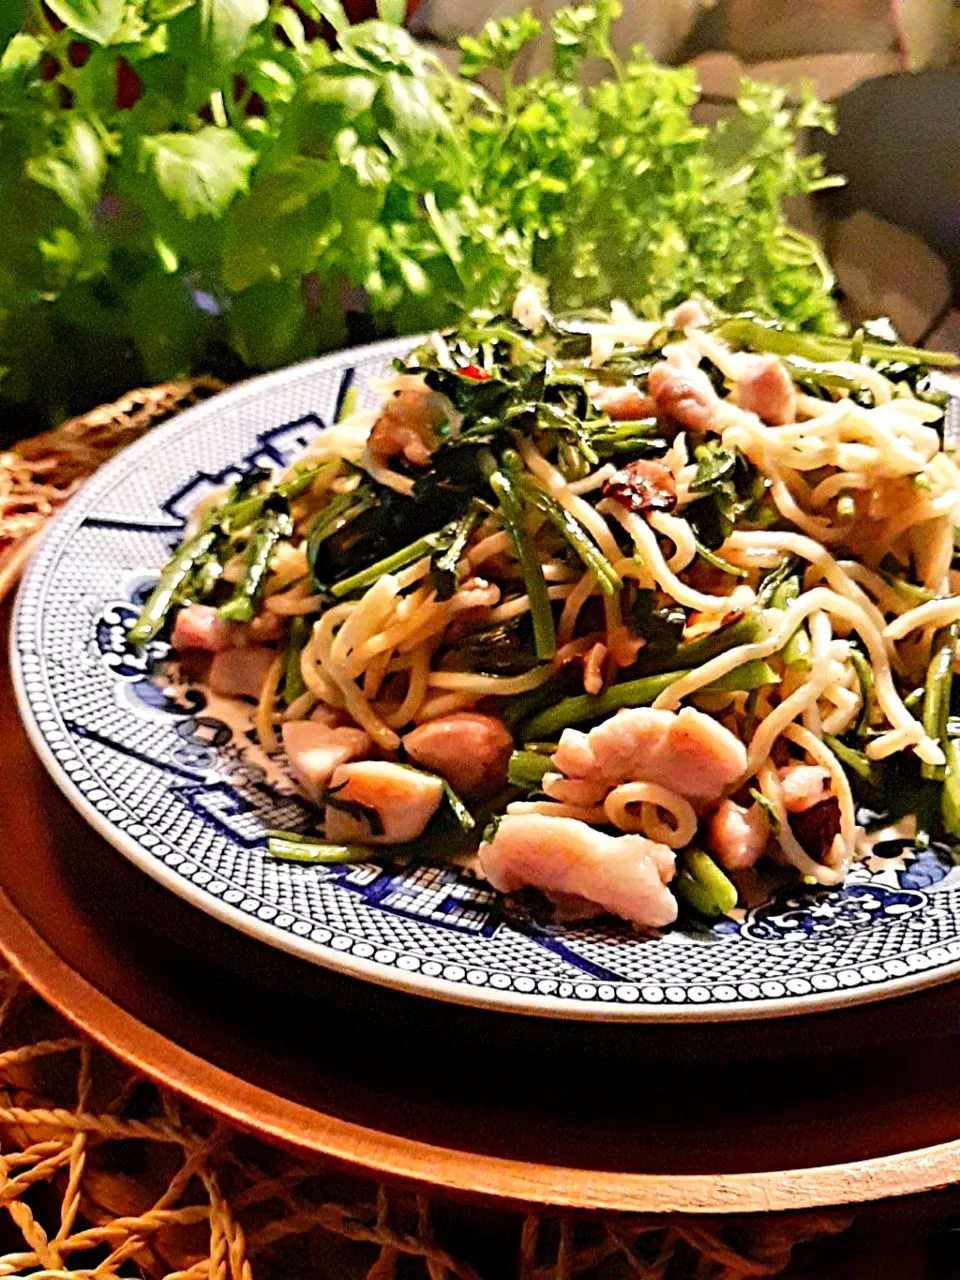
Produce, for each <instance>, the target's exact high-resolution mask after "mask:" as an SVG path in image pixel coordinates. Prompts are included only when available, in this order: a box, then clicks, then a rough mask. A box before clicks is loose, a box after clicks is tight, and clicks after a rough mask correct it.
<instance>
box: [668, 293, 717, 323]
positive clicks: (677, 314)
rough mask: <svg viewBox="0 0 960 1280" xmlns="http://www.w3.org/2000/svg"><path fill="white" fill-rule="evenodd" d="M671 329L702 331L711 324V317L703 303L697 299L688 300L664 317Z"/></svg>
mask: <svg viewBox="0 0 960 1280" xmlns="http://www.w3.org/2000/svg"><path fill="white" fill-rule="evenodd" d="M663 318H664V320H665V321H666V322H667V324H668V325H669V326H670V328H671V329H702V328H703V326H704V325H706V324H709V323H710V317H709V316H708V315H707V313H706V311H705V310H704V307H703V303H701V302H698V301H697V299H696V298H688V299H687V300H686V302H681V303H680V305H679V306H678V307H674V308H673V310H672V311H668V312H667V314H666V315H665V316H664V317H663Z"/></svg>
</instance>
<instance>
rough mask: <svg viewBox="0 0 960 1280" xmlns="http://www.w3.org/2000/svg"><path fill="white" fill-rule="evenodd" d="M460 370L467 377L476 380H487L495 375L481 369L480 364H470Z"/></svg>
mask: <svg viewBox="0 0 960 1280" xmlns="http://www.w3.org/2000/svg"><path fill="white" fill-rule="evenodd" d="M460 372H461V373H462V374H463V376H464V377H465V378H472V379H473V380H474V382H487V381H489V379H490V378H491V377H492V376H493V375H492V374H489V373H487V371H486V369H481V368H480V366H479V365H476V364H468V365H467V366H466V368H464V369H461V370H460Z"/></svg>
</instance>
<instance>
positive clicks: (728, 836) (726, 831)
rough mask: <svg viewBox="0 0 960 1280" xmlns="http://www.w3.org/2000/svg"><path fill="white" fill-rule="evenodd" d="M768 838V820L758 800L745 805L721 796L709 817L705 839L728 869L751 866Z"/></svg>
mask: <svg viewBox="0 0 960 1280" xmlns="http://www.w3.org/2000/svg"><path fill="white" fill-rule="evenodd" d="M769 838H770V820H769V818H768V817H767V815H766V812H765V810H764V809H763V807H762V806H761V805H759V804H752V805H751V806H750V807H749V809H745V808H744V807H743V805H739V804H736V803H735V802H734V801H733V800H721V801H720V804H719V806H718V807H717V810H716V812H715V813H713V814H712V815H711V817H710V826H709V830H708V835H707V843H708V844H709V846H710V848H711V849H712V850H713V852H714V853H715V854H716V855H717V858H718V859H719V862H720V865H721V866H722V867H725V868H726V870H727V871H742V870H744V869H745V868H746V867H752V866H753V864H754V863H755V862H756V861H757V859H758V858H759V857H760V856H761V855H762V853H763V851H764V849H765V848H766V847H767V840H768V839H769Z"/></svg>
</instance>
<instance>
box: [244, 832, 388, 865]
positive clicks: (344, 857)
mask: <svg viewBox="0 0 960 1280" xmlns="http://www.w3.org/2000/svg"><path fill="white" fill-rule="evenodd" d="M267 852H268V853H269V854H270V857H271V858H279V859H280V860H281V861H282V862H308V863H313V864H316V865H337V864H338V863H343V862H370V861H371V860H372V859H373V858H383V859H386V858H389V857H390V854H391V851H390V848H389V847H384V846H382V845H381V846H379V847H377V846H376V845H369V844H329V843H328V842H327V841H326V840H321V839H320V838H319V837H318V836H308V835H302V834H301V833H300V832H298V831H271V832H269V833H268V835H267Z"/></svg>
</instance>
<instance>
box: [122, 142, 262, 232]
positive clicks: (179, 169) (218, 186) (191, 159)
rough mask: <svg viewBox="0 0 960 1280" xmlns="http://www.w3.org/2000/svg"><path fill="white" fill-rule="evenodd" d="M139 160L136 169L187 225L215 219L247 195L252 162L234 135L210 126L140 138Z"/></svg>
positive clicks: (248, 150)
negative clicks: (147, 176) (148, 175)
mask: <svg viewBox="0 0 960 1280" xmlns="http://www.w3.org/2000/svg"><path fill="white" fill-rule="evenodd" d="M140 155H141V167H142V168H143V169H144V170H146V171H148V172H150V173H152V175H153V177H154V178H155V180H156V183H157V186H158V187H159V189H160V191H161V192H162V194H163V195H164V196H165V197H166V198H167V199H168V200H169V201H170V202H171V203H172V204H174V205H175V206H176V207H177V209H179V211H180V213H181V214H182V215H183V216H184V217H185V218H187V219H188V220H192V219H193V218H199V217H204V216H207V217H214V218H217V217H220V215H221V214H223V212H224V211H225V210H226V209H227V207H228V206H229V205H230V204H231V203H232V202H233V201H234V200H235V199H236V198H237V196H238V195H240V194H241V192H244V191H246V190H247V186H248V183H249V175H250V170H251V169H252V168H253V165H254V162H255V160H256V153H255V152H254V151H252V150H251V149H250V147H248V146H247V144H246V143H245V142H244V141H243V139H242V138H241V137H240V135H239V134H238V133H236V132H235V131H234V130H233V129H218V128H216V127H215V126H214V125H208V126H207V127H206V128H203V129H200V130H199V131H198V132H197V133H158V134H153V135H152V136H149V137H145V138H142V139H141V140H140Z"/></svg>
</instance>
